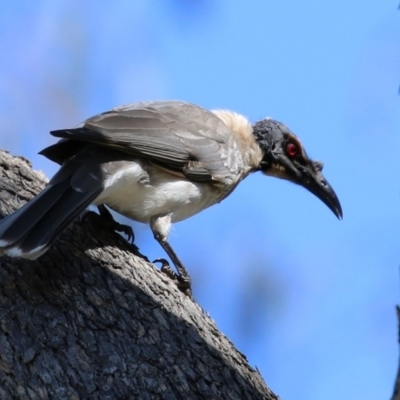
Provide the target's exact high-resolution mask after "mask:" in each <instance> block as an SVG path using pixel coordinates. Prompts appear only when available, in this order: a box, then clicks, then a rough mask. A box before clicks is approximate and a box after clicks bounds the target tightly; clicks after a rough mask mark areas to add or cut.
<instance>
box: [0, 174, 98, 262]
mask: <svg viewBox="0 0 400 400" xmlns="http://www.w3.org/2000/svg"><path fill="white" fill-rule="evenodd" d="M54 181H55V182H56V183H53V180H52V181H51V182H50V183H49V185H48V186H47V187H46V188H45V189H44V190H43V191H42V192H41V193H39V195H37V196H36V197H35V198H34V199H32V200H31V201H29V202H28V203H27V204H25V205H24V206H23V207H22V208H20V209H19V210H17V211H16V212H15V213H13V214H11V215H9V216H7V217H6V218H4V219H3V220H1V221H0V255H2V254H3V253H4V254H8V255H10V256H16V257H23V258H30V259H35V258H37V257H39V256H40V255H42V254H43V253H44V252H45V251H46V250H47V249H48V248H49V246H50V245H51V243H52V242H53V241H54V239H56V238H57V236H58V235H59V234H60V233H61V232H62V231H63V230H64V229H65V228H66V227H67V226H68V225H69V224H70V223H71V222H72V220H73V219H74V218H75V217H77V216H78V215H79V214H80V213H81V212H82V211H83V210H84V209H85V208H86V207H87V206H88V205H89V204H90V203H91V202H92V201H93V200H94V199H95V198H96V197H97V196H98V194H99V193H100V192H101V185H94V186H93V187H92V188H91V189H90V190H87V191H84V192H82V191H79V190H76V189H74V188H73V187H72V186H71V183H70V182H71V175H70V176H69V177H67V179H64V180H63V181H60V179H57V180H54Z"/></svg>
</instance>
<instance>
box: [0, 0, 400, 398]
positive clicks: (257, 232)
mask: <svg viewBox="0 0 400 400" xmlns="http://www.w3.org/2000/svg"><path fill="white" fill-rule="evenodd" d="M1 5H2V7H1V9H2V12H1V13H0V48H1V54H2V57H0V132H1V133H0V147H2V148H5V149H8V150H10V151H11V152H12V153H14V154H21V155H24V156H26V157H28V158H30V159H31V160H32V161H33V163H34V167H35V168H38V169H42V170H44V171H45V172H46V174H48V175H49V176H51V175H52V174H53V173H54V171H55V170H56V167H55V166H54V165H52V164H51V163H50V162H49V161H47V160H45V159H44V158H43V157H40V156H38V155H37V152H38V151H40V150H41V149H42V148H43V147H45V146H46V145H48V144H50V143H52V142H53V139H52V138H51V136H50V135H49V134H48V132H49V131H50V130H52V129H60V128H64V127H71V126H75V125H77V124H78V123H79V122H81V121H82V120H83V119H85V118H87V117H89V116H91V115H93V114H95V113H98V112H101V111H105V110H107V109H109V108H111V107H114V106H117V105H120V104H124V103H129V102H133V101H139V100H146V99H180V100H187V101H191V102H194V103H197V104H200V105H202V106H204V107H207V108H228V109H232V110H235V111H237V112H240V113H242V114H244V115H246V116H248V117H249V118H250V119H251V120H252V121H256V120H258V119H260V118H263V117H265V116H271V117H273V118H276V119H278V120H281V121H282V122H284V123H286V124H287V125H288V126H289V127H290V128H291V129H292V130H293V131H294V132H295V133H296V134H297V135H298V136H299V137H300V138H301V140H302V141H303V143H304V145H305V147H306V149H307V152H308V153H309V154H310V155H311V156H312V157H314V158H316V159H320V160H322V161H323V162H324V163H325V169H324V173H325V176H326V177H327V179H328V180H329V182H330V183H331V184H332V186H333V187H334V188H335V190H336V192H337V194H338V196H339V198H340V200H341V202H342V206H343V211H344V220H343V221H340V222H339V221H337V220H336V219H335V217H334V216H333V214H332V213H331V212H330V211H329V210H328V209H327V208H326V207H325V206H324V205H323V204H322V203H321V202H319V201H318V200H317V199H316V198H315V197H313V196H312V195H310V194H309V193H308V192H306V191H305V190H303V189H302V188H299V187H296V186H294V185H291V184H288V183H286V182H282V181H278V180H274V179H272V178H266V177H264V176H261V175H254V176H251V177H249V178H248V179H247V180H246V181H244V182H243V183H242V184H241V185H240V186H239V188H238V189H237V190H236V191H235V193H234V194H232V195H231V196H230V197H229V198H228V199H226V200H225V201H224V202H223V203H222V204H220V205H217V206H215V207H212V208H210V209H208V210H206V211H204V212H203V213H201V214H199V215H197V216H195V217H193V218H191V219H190V220H188V221H184V222H181V223H179V224H176V225H175V226H174V230H173V232H172V234H171V237H170V239H171V243H172V245H173V246H174V248H175V249H176V251H177V253H178V254H179V255H180V257H181V259H182V260H184V262H185V264H186V266H187V267H188V269H189V270H190V271H191V273H192V277H193V280H194V292H195V296H196V299H197V301H198V302H199V303H200V304H201V305H202V306H203V308H204V309H205V310H207V311H208V312H209V313H210V314H211V316H212V318H213V319H215V321H216V322H217V325H218V326H219V328H220V329H221V330H222V332H224V333H225V334H226V335H227V336H228V337H229V338H230V339H231V340H232V341H233V342H234V343H235V345H236V346H237V347H238V348H239V349H240V350H241V351H242V352H244V353H245V354H246V355H247V356H248V358H249V361H250V363H251V364H252V365H253V366H257V367H258V368H259V370H260V371H261V373H262V375H263V376H264V378H265V380H266V382H267V383H268V385H269V386H270V387H271V388H272V389H273V390H274V391H275V392H276V393H277V394H279V395H280V396H281V397H282V398H284V399H304V398H306V399H309V400H313V399H315V400H317V399H318V400H319V399H321V398H323V399H325V400H329V399H337V398H346V399H360V398H363V399H377V398H389V397H390V395H391V393H392V389H393V383H394V378H395V373H396V370H397V360H398V345H397V325H396V318H395V308H394V307H395V304H397V303H398V302H399V287H400V286H399V283H400V277H399V265H400V247H399V245H398V242H399V222H400V166H399V161H398V158H399V157H398V152H399V150H398V149H399V148H400V135H399V132H400V130H399V128H400V114H399V101H400V97H399V96H398V87H399V83H400V68H399V66H400V40H399V38H400V37H399V35H400V27H399V17H400V15H399V12H398V11H397V7H398V2H397V1H387V2H377V1H371V0H369V1H361V0H355V1H352V2H348V1H344V0H338V1H336V2H319V1H315V0H314V1H311V0H308V1H307V0H304V1H302V2H298V1H288V0H282V1H280V2H276V1H272V0H266V1H262V2H260V1H255V0H248V1H246V2H228V1H227V0H225V1H220V2H212V1H211V0H202V1H200V0H199V1H196V2H193V1H184V0H175V1H172V0H170V1H164V2H152V1H136V2H131V1H127V0H126V1H122V0H120V1H114V2H112V3H108V4H105V3H104V4H102V5H101V6H100V5H99V3H98V2H95V1H93V0H91V1H87V2H84V3H83V2H78V1H72V0H70V1H61V0H60V1H50V0H47V1H45V0H38V1H36V2H29V1H20V2H5V1H3V2H1ZM134 228H135V232H136V242H137V244H138V245H139V246H140V248H141V250H142V251H143V252H144V253H145V254H147V255H148V256H149V258H151V259H152V258H156V257H160V256H162V255H163V254H162V250H161V249H160V248H159V246H158V244H157V243H154V240H153V239H152V235H151V234H150V232H149V229H148V228H147V227H145V226H142V225H138V224H135V225H134Z"/></svg>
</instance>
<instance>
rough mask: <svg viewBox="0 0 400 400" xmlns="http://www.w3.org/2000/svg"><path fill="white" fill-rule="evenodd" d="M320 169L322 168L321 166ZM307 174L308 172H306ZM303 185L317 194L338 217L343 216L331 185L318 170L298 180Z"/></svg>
mask: <svg viewBox="0 0 400 400" xmlns="http://www.w3.org/2000/svg"><path fill="white" fill-rule="evenodd" d="M321 169H322V168H321ZM307 175H308V174H307ZM299 183H300V184H301V185H302V186H303V187H305V188H306V189H307V190H309V191H310V192H311V193H312V194H314V195H315V196H317V197H318V198H319V199H320V200H321V201H322V202H323V203H325V205H326V206H327V207H329V209H330V210H331V211H332V212H333V213H334V214H335V215H336V217H337V218H338V219H342V218H343V212H342V206H341V205H340V201H339V199H338V197H337V196H336V193H335V191H334V190H333V188H332V186H331V185H330V184H329V183H328V181H327V180H326V179H325V177H324V176H323V175H322V173H321V172H320V171H317V172H314V173H311V174H309V175H308V176H306V177H304V180H303V179H302V181H301V182H299Z"/></svg>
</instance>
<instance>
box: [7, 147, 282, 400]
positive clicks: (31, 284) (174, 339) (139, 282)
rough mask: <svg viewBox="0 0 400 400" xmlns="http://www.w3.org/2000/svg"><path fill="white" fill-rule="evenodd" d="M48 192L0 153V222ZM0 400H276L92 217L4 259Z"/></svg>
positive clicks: (203, 320)
mask: <svg viewBox="0 0 400 400" xmlns="http://www.w3.org/2000/svg"><path fill="white" fill-rule="evenodd" d="M45 184H46V178H45V177H44V175H43V174H42V173H40V172H35V171H32V170H31V169H30V165H29V163H28V162H27V160H25V159H23V158H17V157H12V156H10V155H9V154H7V153H6V152H3V151H0V215H2V216H5V215H7V214H9V213H11V212H12V211H14V210H15V209H17V208H19V207H21V206H22V205H23V203H25V202H26V201H28V200H29V199H30V198H32V197H33V196H34V195H35V194H36V193H38V192H39V191H40V190H41V189H42V188H43V187H44V185H45ZM0 398H2V399H11V398H18V399H53V398H56V399H86V398H90V399H97V398H101V399H128V398H129V399H130V398H132V399H134V398H139V399H144V400H145V399H159V398H160V399H277V397H276V396H275V395H274V394H273V393H272V392H271V391H270V390H269V389H268V388H267V386H266V385H265V382H264V381H263V379H262V377H261V376H260V374H259V372H258V371H257V370H254V369H253V368H251V367H250V366H249V365H248V362H247V360H246V358H245V357H244V356H243V355H242V354H241V353H240V352H239V351H237V350H236V349H235V348H234V347H233V345H232V343H231V342H230V341H229V340H228V339H227V338H226V337H225V336H224V335H223V334H222V333H221V332H219V331H218V329H217V327H216V325H215V323H214V322H213V321H212V320H211V319H210V318H209V317H208V316H207V315H206V314H205V313H204V312H203V310H202V309H201V307H200V306H199V305H198V304H197V303H195V302H194V301H193V300H192V299H190V298H189V297H187V296H185V295H183V294H182V293H181V292H180V291H179V290H178V289H177V288H176V285H175V284H174V283H173V282H172V281H171V280H170V278H169V277H167V276H166V275H165V274H163V273H160V272H159V271H158V270H157V269H156V268H155V267H154V266H153V265H152V264H150V263H148V262H147V261H146V260H145V259H144V258H143V257H141V256H140V254H139V253H138V251H137V248H136V247H135V246H132V245H130V244H129V243H128V242H127V241H125V240H124V239H123V238H122V237H121V236H120V235H118V234H116V233H114V232H110V231H109V230H107V227H106V226H105V225H104V224H103V223H102V220H101V218H100V217H93V216H92V218H89V219H84V222H74V223H73V224H72V225H71V227H69V228H68V229H67V230H66V231H65V232H64V233H63V234H62V235H61V236H60V238H59V239H58V240H57V241H56V242H55V243H54V245H53V246H52V247H51V249H50V250H49V251H48V252H47V253H46V254H45V255H43V256H42V257H40V258H39V259H38V260H34V261H29V260H22V259H17V258H10V257H8V256H3V257H0Z"/></svg>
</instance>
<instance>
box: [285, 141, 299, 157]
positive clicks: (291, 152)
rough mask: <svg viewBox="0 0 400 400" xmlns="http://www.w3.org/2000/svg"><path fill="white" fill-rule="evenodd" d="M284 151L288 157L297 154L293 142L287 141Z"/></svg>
mask: <svg viewBox="0 0 400 400" xmlns="http://www.w3.org/2000/svg"><path fill="white" fill-rule="evenodd" d="M286 153H287V155H288V156H289V157H292V158H293V157H296V156H297V146H296V145H295V144H294V143H288V145H287V146H286Z"/></svg>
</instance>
